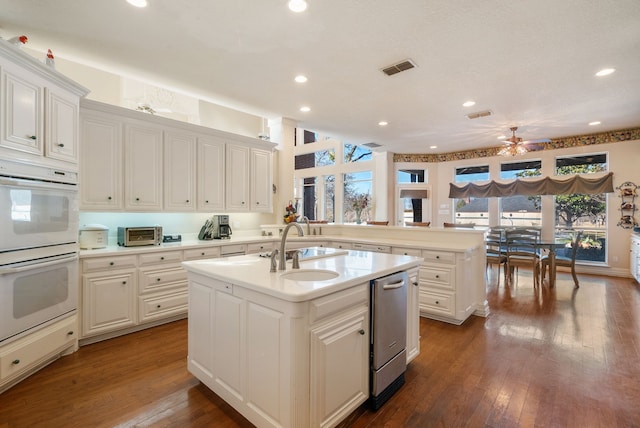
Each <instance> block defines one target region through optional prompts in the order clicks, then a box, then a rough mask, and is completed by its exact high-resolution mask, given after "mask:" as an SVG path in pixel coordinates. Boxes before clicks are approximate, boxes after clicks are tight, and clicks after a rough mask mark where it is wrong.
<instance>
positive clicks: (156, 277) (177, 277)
mask: <svg viewBox="0 0 640 428" xmlns="http://www.w3.org/2000/svg"><path fill="white" fill-rule="evenodd" d="M181 283H182V284H184V285H185V286H186V283H187V272H186V271H185V270H184V269H182V268H181V267H175V266H172V267H168V268H166V269H146V270H142V269H141V270H139V272H138V286H139V287H140V293H141V294H142V293H148V292H150V291H154V290H158V289H163V288H168V287H174V286H176V285H180V284H181Z"/></svg>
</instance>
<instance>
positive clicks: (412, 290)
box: [391, 247, 422, 364]
mask: <svg viewBox="0 0 640 428" xmlns="http://www.w3.org/2000/svg"><path fill="white" fill-rule="evenodd" d="M391 253H392V254H399V255H404V256H414V257H422V251H421V250H420V249H419V248H405V247H393V248H392V249H391ZM407 275H408V277H409V284H408V287H407V364H408V363H410V362H411V361H413V359H414V358H415V357H417V356H418V354H420V304H419V299H420V270H419V269H418V268H414V269H410V270H408V271H407Z"/></svg>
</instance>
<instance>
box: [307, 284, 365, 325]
mask: <svg viewBox="0 0 640 428" xmlns="http://www.w3.org/2000/svg"><path fill="white" fill-rule="evenodd" d="M368 304H369V284H362V285H358V286H355V287H353V288H350V289H348V290H344V291H338V292H337V293H333V294H330V295H328V296H324V297H320V298H318V299H315V300H312V301H311V304H310V310H309V321H310V322H312V323H314V322H316V321H319V320H321V319H323V318H326V317H328V316H330V315H333V314H336V313H338V312H340V311H342V310H345V309H347V308H349V309H350V308H355V307H360V306H368Z"/></svg>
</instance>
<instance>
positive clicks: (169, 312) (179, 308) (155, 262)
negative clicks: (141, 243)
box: [138, 251, 187, 323]
mask: <svg viewBox="0 0 640 428" xmlns="http://www.w3.org/2000/svg"><path fill="white" fill-rule="evenodd" d="M182 257H183V253H182V251H158V252H150V253H146V254H140V255H138V322H139V323H145V322H149V321H155V320H158V319H162V318H167V317H171V316H175V315H181V314H185V313H186V312H187V273H186V272H185V271H184V269H182V266H181V265H180V262H181V261H182Z"/></svg>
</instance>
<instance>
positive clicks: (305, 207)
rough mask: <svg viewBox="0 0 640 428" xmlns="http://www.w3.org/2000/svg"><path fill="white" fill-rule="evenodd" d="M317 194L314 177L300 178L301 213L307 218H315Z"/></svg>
mask: <svg viewBox="0 0 640 428" xmlns="http://www.w3.org/2000/svg"><path fill="white" fill-rule="evenodd" d="M317 204H318V195H317V192H316V177H307V178H304V179H303V180H302V213H303V214H304V215H305V216H306V217H307V218H308V219H309V220H316V214H317V208H318V207H317Z"/></svg>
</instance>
